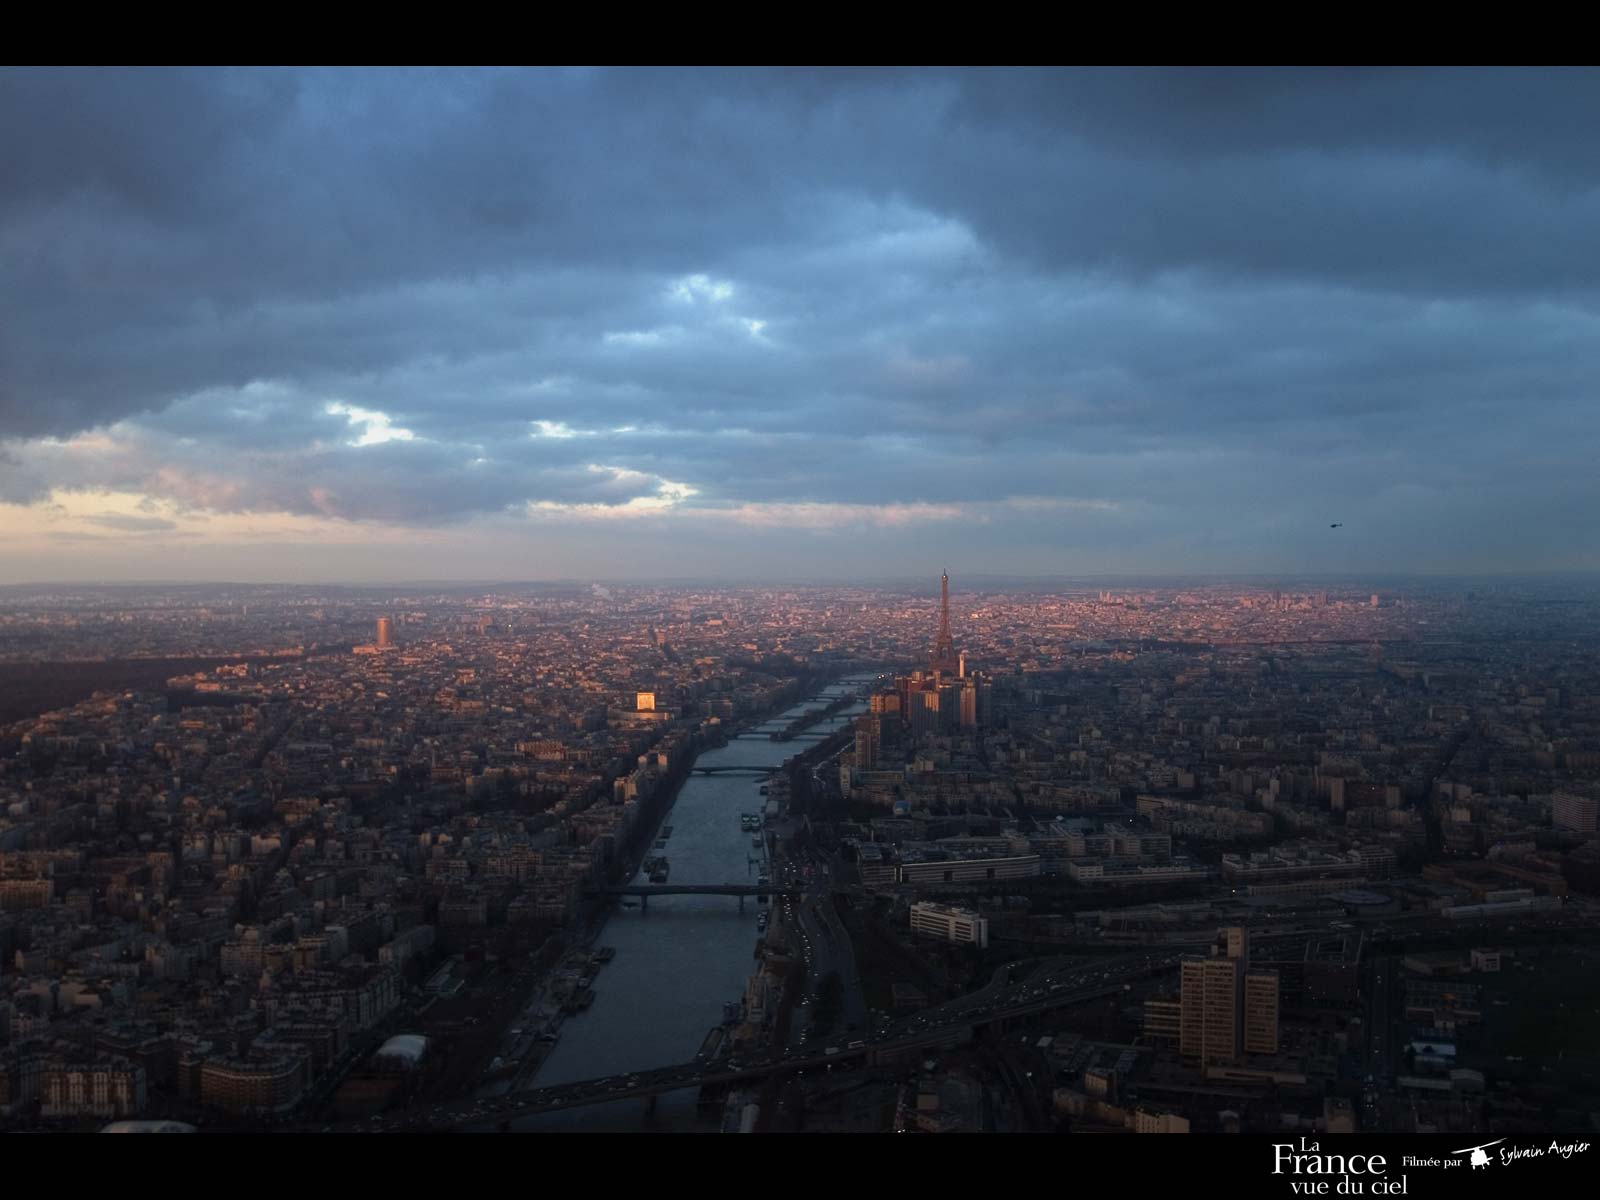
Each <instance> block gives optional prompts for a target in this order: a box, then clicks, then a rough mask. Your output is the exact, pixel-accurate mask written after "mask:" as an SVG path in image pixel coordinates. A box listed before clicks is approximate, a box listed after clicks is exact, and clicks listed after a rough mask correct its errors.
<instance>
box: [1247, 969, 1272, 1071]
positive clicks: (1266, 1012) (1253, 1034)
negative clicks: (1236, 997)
mask: <svg viewBox="0 0 1600 1200" xmlns="http://www.w3.org/2000/svg"><path fill="white" fill-rule="evenodd" d="M1244 1052H1245V1053H1246V1054H1276V1053H1277V1052H1278V973H1277V972H1276V971H1246V972H1245V973H1244Z"/></svg>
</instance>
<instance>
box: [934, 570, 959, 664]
mask: <svg viewBox="0 0 1600 1200" xmlns="http://www.w3.org/2000/svg"><path fill="white" fill-rule="evenodd" d="M960 666H961V664H960V662H959V661H958V660H957V659H956V643H955V639H954V638H952V637H951V636H950V572H948V571H946V572H945V573H944V574H943V575H941V576H940V577H939V636H938V637H937V638H935V639H934V643H933V658H932V659H931V660H930V661H929V663H928V669H929V670H930V671H933V672H935V673H936V674H937V673H943V674H945V675H954V674H955V673H956V671H957V670H959V669H960Z"/></svg>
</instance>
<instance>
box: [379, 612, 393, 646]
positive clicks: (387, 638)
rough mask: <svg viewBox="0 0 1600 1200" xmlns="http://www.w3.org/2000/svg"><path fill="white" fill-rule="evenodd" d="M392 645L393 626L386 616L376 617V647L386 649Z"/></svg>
mask: <svg viewBox="0 0 1600 1200" xmlns="http://www.w3.org/2000/svg"><path fill="white" fill-rule="evenodd" d="M393 645H394V626H393V625H392V624H390V623H389V618H388V617H379V618H378V649H379V650H387V649H389V647H390V646H393Z"/></svg>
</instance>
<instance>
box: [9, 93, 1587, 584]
mask: <svg viewBox="0 0 1600 1200" xmlns="http://www.w3.org/2000/svg"><path fill="white" fill-rule="evenodd" d="M1597 119H1600V75H1596V74H1595V73H1593V72H1580V71H1565V72H1555V71H1551V72H1532V73H1525V72H1512V71H1502V72H1448V71H1447V72H1386V71H1375V72H1339V71H1255V72H1214V71H1173V72H1161V71H1157V72H1140V71H1132V72H1130V71H1053V72H1037V73H1035V72H1005V71H1001V72H960V71H953V72H930V71H900V72H853V71H816V72H799V73H789V72H770V71H762V72H745V71H711V72H708V71H665V72H650V71H637V70H634V71H593V70H573V71H535V72H489V71H484V72H459V71H450V72H398V73H387V72H368V71H342V72H288V71H250V72H218V71H202V72H167V71H134V72H114V71H76V72H54V71H44V72H33V71H19V70H6V71H3V72H0V163H3V164H4V168H3V170H0V582H21V581H39V580H58V579H59V580H69V579H70V580H92V579H103V580H123V579H194V580H208V579H230V580H285V581H298V580H349V581H352V582H355V581H377V580H386V579H408V580H410V579H551V578H578V579H583V578H607V579H628V578H636V579H649V578H687V577H697V578H725V579H747V578H748V579H762V578H783V579H786V580H804V579H815V580H818V581H823V580H840V579H849V578H856V577H869V576H870V577H874V578H881V577H885V576H891V575H906V576H910V575H920V574H930V573H935V574H936V573H937V571H938V569H939V568H941V567H945V566H948V567H949V568H950V570H951V572H952V574H954V575H958V576H959V574H960V572H962V571H965V572H968V573H969V574H975V573H1007V574H1026V575H1058V574H1082V575H1088V574H1094V573H1112V572H1116V573H1129V572H1151V573H1162V574H1171V573H1183V572H1195V573H1237V572H1259V573H1273V572H1297V573H1298V572H1311V571H1326V572H1363V571H1383V572H1388V573H1396V572H1399V573H1406V572H1419V573H1441V572H1444V573H1448V572H1467V573H1471V572H1505V571H1530V570H1564V569H1600V532H1597V529H1600V521H1597V514H1600V482H1597V481H1600V468H1597V466H1596V464H1597V463H1600V402H1597V397H1596V394H1595V389H1596V381H1597V380H1600V321H1597V316H1600V138H1596V137H1595V135H1594V130H1595V126H1596V121H1597ZM1332 522H1341V523H1342V524H1343V526H1344V527H1343V528H1342V529H1339V530H1330V529H1329V525H1330V524H1331V523H1332Z"/></svg>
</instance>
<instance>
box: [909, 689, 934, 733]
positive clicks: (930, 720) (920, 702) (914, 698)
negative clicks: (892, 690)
mask: <svg viewBox="0 0 1600 1200" xmlns="http://www.w3.org/2000/svg"><path fill="white" fill-rule="evenodd" d="M910 721H911V733H912V736H914V737H921V736H923V735H924V734H928V733H938V732H939V693H938V692H931V691H920V692H912V693H911V712H910Z"/></svg>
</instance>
